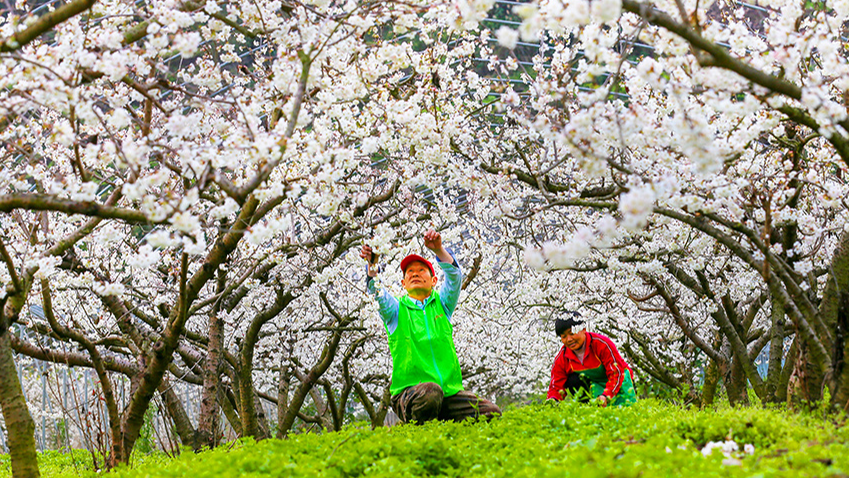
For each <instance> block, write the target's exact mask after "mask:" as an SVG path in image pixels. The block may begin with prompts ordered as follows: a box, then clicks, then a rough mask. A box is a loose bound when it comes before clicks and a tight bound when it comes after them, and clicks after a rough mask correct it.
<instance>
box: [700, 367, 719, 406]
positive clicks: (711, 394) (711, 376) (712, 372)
mask: <svg viewBox="0 0 849 478" xmlns="http://www.w3.org/2000/svg"><path fill="white" fill-rule="evenodd" d="M719 368H720V367H719V363H718V362H717V361H716V360H713V359H711V360H710V362H709V363H708V366H707V368H706V369H705V383H704V384H703V385H702V400H701V402H702V408H704V407H709V406H711V405H713V402H714V400H715V399H716V388H717V386H718V385H719V379H720V378H722V373H721V371H720V370H719Z"/></svg>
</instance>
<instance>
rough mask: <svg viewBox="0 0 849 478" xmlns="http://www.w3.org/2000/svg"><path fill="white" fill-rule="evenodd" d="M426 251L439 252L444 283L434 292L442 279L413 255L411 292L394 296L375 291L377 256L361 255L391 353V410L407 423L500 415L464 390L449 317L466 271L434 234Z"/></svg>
mask: <svg viewBox="0 0 849 478" xmlns="http://www.w3.org/2000/svg"><path fill="white" fill-rule="evenodd" d="M424 244H425V247H427V248H428V249H430V250H431V251H433V253H434V254H436V259H437V262H438V264H439V267H440V268H442V271H443V272H444V273H445V283H444V284H442V286H441V287H440V288H439V291H438V292H437V291H435V290H434V287H435V286H436V284H437V282H438V278H437V277H436V274H435V273H434V269H433V265H431V263H430V261H428V260H427V259H425V258H424V257H421V256H419V255H416V254H410V255H409V256H407V257H405V258H404V260H402V261H401V270H402V271H403V272H404V278H403V279H402V280H401V285H402V286H404V289H406V290H407V294H406V295H404V296H403V297H401V298H395V297H393V296H392V295H390V294H389V292H388V291H386V290H385V289H383V288H377V287H376V286H375V283H374V277H376V276H377V272H378V267H377V261H376V260H375V255H374V254H373V253H372V249H371V247H370V246H368V245H364V246H363V248H362V251H361V253H360V256H362V257H363V258H364V259H366V260H367V261H368V262H369V265H368V290H369V292H370V293H372V294H374V296H375V298H376V299H377V303H378V305H379V306H380V317H381V318H382V319H383V323H384V325H385V326H386V333H387V334H388V336H389V352H390V353H391V354H392V385H391V387H390V392H391V393H392V401H391V404H392V409H393V410H395V413H396V414H397V415H398V418H399V419H401V421H403V422H417V423H423V422H426V421H428V420H433V419H438V420H454V421H461V420H464V419H466V418H472V417H478V416H481V415H483V416H486V417H488V418H489V417H491V416H492V415H493V414H499V413H501V410H500V409H499V408H498V407H497V406H495V404H494V403H492V402H490V401H488V400H484V399H481V398H479V397H478V396H477V395H475V394H473V393H471V392H467V391H465V390H463V382H462V380H463V377H462V375H461V373H460V361H459V360H458V359H457V351H456V350H455V348H454V337H453V331H454V324H453V322H452V320H451V316H452V314H453V313H454V308H455V307H456V306H457V300H458V299H459V298H460V286H461V285H462V283H463V273H462V271H461V270H460V266H459V264H458V263H457V261H456V260H455V259H454V256H453V255H451V253H450V252H448V251H447V250H446V249H445V247H443V245H442V237H441V236H440V234H439V233H438V232H436V231H433V230H430V231H427V232H425V233H424Z"/></svg>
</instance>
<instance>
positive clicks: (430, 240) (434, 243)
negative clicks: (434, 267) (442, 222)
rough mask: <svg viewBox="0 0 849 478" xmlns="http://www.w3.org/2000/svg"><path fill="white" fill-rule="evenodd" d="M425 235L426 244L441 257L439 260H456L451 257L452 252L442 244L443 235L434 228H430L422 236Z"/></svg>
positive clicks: (448, 261)
mask: <svg viewBox="0 0 849 478" xmlns="http://www.w3.org/2000/svg"><path fill="white" fill-rule="evenodd" d="M422 237H424V245H425V247H427V248H428V249H430V250H431V251H432V252H433V253H434V254H436V257H439V260H440V261H442V262H447V263H449V264H452V263H453V262H454V258H453V257H451V254H449V253H448V251H446V250H445V247H443V246H442V235H441V234H439V233H438V232H436V231H434V230H433V229H429V230H428V231H427V232H425V233H424V235H423V236H422Z"/></svg>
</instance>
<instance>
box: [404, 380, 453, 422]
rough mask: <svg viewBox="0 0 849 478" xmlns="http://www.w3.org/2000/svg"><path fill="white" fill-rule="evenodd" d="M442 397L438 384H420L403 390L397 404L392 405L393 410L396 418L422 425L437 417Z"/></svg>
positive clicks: (440, 408)
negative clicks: (396, 415)
mask: <svg viewBox="0 0 849 478" xmlns="http://www.w3.org/2000/svg"><path fill="white" fill-rule="evenodd" d="M444 396H445V394H444V392H443V391H442V387H440V386H439V384H436V383H432V382H425V383H420V384H418V385H416V386H414V387H410V388H408V389H406V390H404V392H402V396H401V397H399V400H398V402H397V404H393V408H395V409H396V410H395V412H396V413H397V414H398V417H399V418H401V420H403V421H405V422H411V421H414V422H418V423H424V422H426V421H428V420H433V419H435V418H437V417H439V412H440V410H442V400H443V398H444ZM396 405H397V406H396Z"/></svg>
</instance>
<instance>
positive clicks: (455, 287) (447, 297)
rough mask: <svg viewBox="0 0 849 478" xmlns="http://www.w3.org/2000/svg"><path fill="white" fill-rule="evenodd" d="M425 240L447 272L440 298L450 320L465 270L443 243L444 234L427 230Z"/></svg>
mask: <svg viewBox="0 0 849 478" xmlns="http://www.w3.org/2000/svg"><path fill="white" fill-rule="evenodd" d="M424 241H425V247H427V248H428V249H430V250H431V251H432V252H433V253H434V254H435V255H436V259H437V262H438V263H439V267H440V268H441V269H442V271H443V272H444V273H445V282H444V283H443V284H442V286H441V287H440V288H439V299H440V300H441V301H442V308H443V309H445V315H446V316H447V317H448V321H449V322H450V321H451V316H452V315H453V314H454V309H455V308H456V307H457V301H458V300H459V299H460V287H461V286H462V285H463V271H462V270H461V269H460V263H459V262H458V261H457V259H456V258H455V257H454V255H453V254H451V252H450V251H449V250H448V249H446V248H445V246H443V245H442V236H441V235H440V234H439V233H438V232H436V231H434V230H429V231H427V232H425V233H424Z"/></svg>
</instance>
